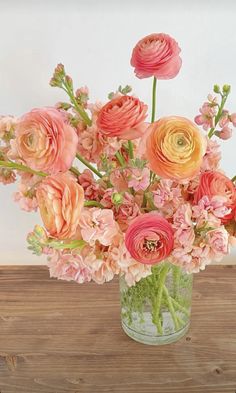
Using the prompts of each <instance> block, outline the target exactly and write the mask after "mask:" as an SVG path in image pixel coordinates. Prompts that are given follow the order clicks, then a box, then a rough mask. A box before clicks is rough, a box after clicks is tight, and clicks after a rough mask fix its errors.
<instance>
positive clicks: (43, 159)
mask: <svg viewBox="0 0 236 393" xmlns="http://www.w3.org/2000/svg"><path fill="white" fill-rule="evenodd" d="M77 143H78V136H77V134H76V132H75V130H74V129H73V128H72V127H71V126H70V125H69V124H67V123H66V122H65V119H64V117H63V115H62V114H61V113H60V112H59V111H58V110H57V109H55V108H42V109H33V110H32V111H31V112H29V113H27V114H25V115H24V116H23V117H22V118H21V119H20V120H19V122H18V124H17V126H16V147H17V151H18V153H19V155H20V158H21V159H23V160H24V162H25V163H26V164H27V165H28V166H29V167H30V168H32V169H35V170H42V171H45V172H48V173H50V174H56V173H58V172H66V171H67V170H68V169H69V168H70V167H71V165H72V162H73V160H74V158H75V155H76V148H77Z"/></svg>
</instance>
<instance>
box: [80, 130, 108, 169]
mask: <svg viewBox="0 0 236 393" xmlns="http://www.w3.org/2000/svg"><path fill="white" fill-rule="evenodd" d="M102 148H103V140H102V138H101V136H100V133H99V131H98V128H97V126H96V125H95V124H92V126H91V127H87V128H86V129H85V130H84V131H82V132H81V133H80V134H79V142H78V146H77V152H78V153H79V154H81V155H82V156H83V157H84V158H85V159H86V160H88V161H91V162H98V161H99V159H100V154H101V152H102Z"/></svg>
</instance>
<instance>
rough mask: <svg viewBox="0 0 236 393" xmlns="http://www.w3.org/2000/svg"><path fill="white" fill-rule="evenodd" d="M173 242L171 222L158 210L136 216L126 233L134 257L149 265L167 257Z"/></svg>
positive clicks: (127, 244)
mask: <svg viewBox="0 0 236 393" xmlns="http://www.w3.org/2000/svg"><path fill="white" fill-rule="evenodd" d="M173 244H174V232H173V229H172V226H171V224H170V223H169V222H168V221H167V220H166V219H165V218H163V217H161V216H160V215H159V214H158V213H156V212H150V213H147V214H143V215H142V216H139V217H137V218H135V219H134V221H133V222H132V223H131V224H130V226H129V227H128V229H127V232H126V234H125V245H126V248H127V250H128V251H129V253H130V255H131V256H132V258H134V259H135V260H136V261H138V262H141V263H145V264H149V265H153V264H155V263H158V262H161V261H162V260H164V259H165V258H167V257H168V256H169V255H170V253H171V251H172V249H173Z"/></svg>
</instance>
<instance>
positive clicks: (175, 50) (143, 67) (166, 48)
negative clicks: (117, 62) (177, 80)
mask: <svg viewBox="0 0 236 393" xmlns="http://www.w3.org/2000/svg"><path fill="white" fill-rule="evenodd" d="M180 51H181V50H180V48H179V46H178V43H177V42H176V41H175V40H174V38H172V37H170V36H169V35H167V34H164V33H158V34H155V33H154V34H150V35H148V36H146V37H144V38H142V39H141V40H140V41H139V42H138V43H137V44H136V46H135V47H134V49H133V53H132V57H131V65H132V66H133V67H134V69H135V70H134V72H135V74H136V76H137V77H138V78H140V79H142V78H148V77H151V76H155V77H156V78H157V79H171V78H174V77H175V76H176V75H177V74H178V72H179V70H180V67H181V65H182V60H181V58H180V57H179V53H180Z"/></svg>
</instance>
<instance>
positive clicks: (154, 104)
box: [151, 76, 157, 123]
mask: <svg viewBox="0 0 236 393" xmlns="http://www.w3.org/2000/svg"><path fill="white" fill-rule="evenodd" d="M156 90H157V78H156V77H155V76H154V78H153V85H152V118H151V123H153V122H154V121H155V116H156Z"/></svg>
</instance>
